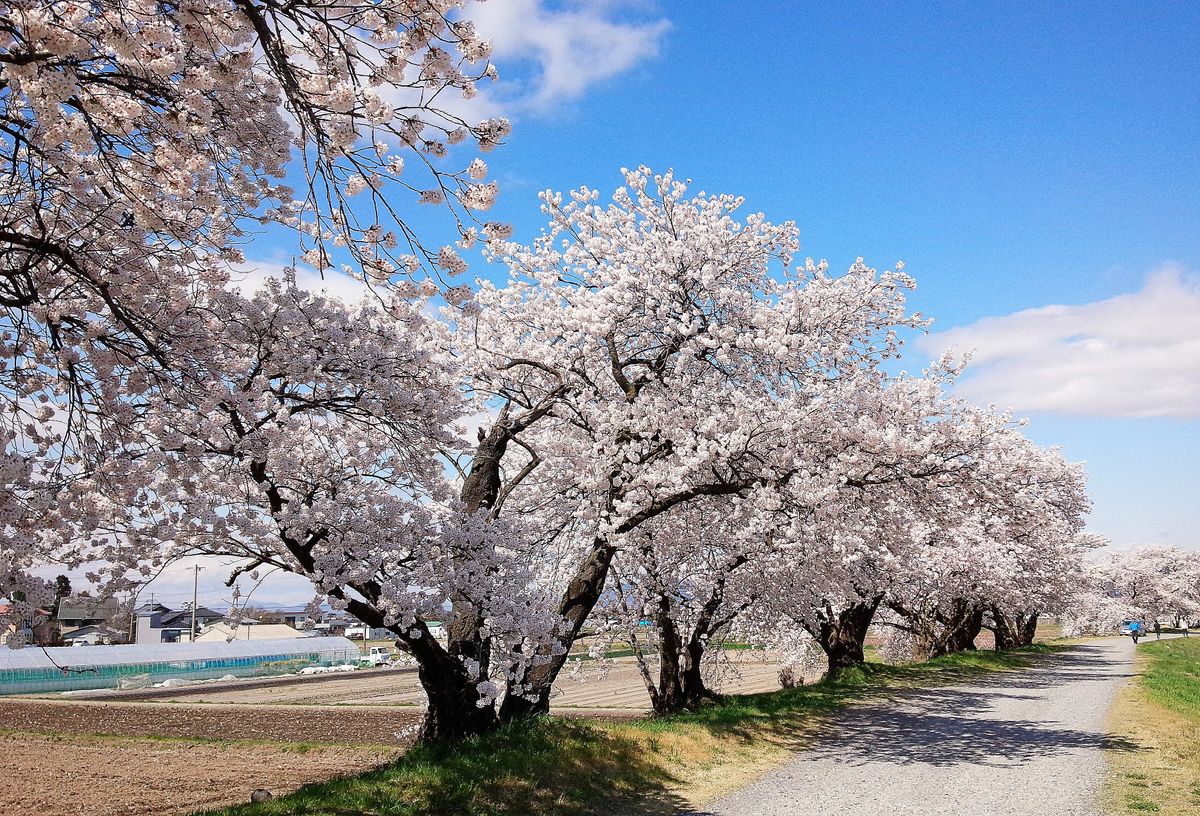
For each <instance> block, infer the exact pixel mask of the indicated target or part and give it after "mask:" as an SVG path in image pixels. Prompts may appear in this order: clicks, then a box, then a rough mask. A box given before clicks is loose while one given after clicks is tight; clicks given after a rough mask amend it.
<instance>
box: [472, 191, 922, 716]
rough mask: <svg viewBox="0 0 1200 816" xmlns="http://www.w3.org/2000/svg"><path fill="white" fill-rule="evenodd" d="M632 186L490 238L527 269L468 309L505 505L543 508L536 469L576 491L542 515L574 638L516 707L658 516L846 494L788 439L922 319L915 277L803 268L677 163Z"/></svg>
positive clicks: (755, 220)
mask: <svg viewBox="0 0 1200 816" xmlns="http://www.w3.org/2000/svg"><path fill="white" fill-rule="evenodd" d="M625 182H626V184H625V187H623V188H620V189H619V190H617V191H616V193H615V194H614V196H613V202H612V204H610V205H608V206H603V205H601V204H598V203H596V202H597V200H598V198H599V194H598V193H597V192H596V191H593V190H589V189H581V190H578V191H576V192H574V193H572V194H571V195H570V197H569V198H567V199H565V200H564V197H563V196H562V195H559V194H554V193H547V194H545V195H544V196H543V209H544V211H545V212H546V213H547V215H548V216H549V218H550V224H549V226H548V228H547V230H546V231H545V233H544V234H543V235H542V237H540V238H539V239H538V240H537V241H535V242H534V244H533V245H532V246H529V247H526V246H521V245H517V244H514V243H497V244H494V245H493V246H492V251H493V253H494V255H495V257H496V258H497V259H498V260H500V261H502V262H503V263H505V264H506V265H507V266H508V268H509V270H510V273H511V279H510V281H509V283H508V284H507V285H506V286H504V287H496V286H493V285H490V284H488V283H483V284H481V291H480V292H479V293H478V295H477V296H476V297H475V298H474V300H473V301H472V303H471V304H470V308H468V309H465V310H464V311H463V313H462V315H461V316H460V317H459V318H458V322H459V326H460V331H459V334H460V340H459V343H460V346H461V349H462V353H463V354H464V359H465V361H466V365H468V366H469V367H470V368H471V369H472V370H473V371H474V372H475V373H474V378H473V380H472V388H473V389H474V391H475V392H476V393H477V394H478V395H480V398H481V399H483V400H487V401H491V402H493V403H494V404H497V405H499V406H501V414H500V416H499V417H498V418H497V420H496V422H494V423H493V424H492V425H491V427H490V428H489V429H487V430H485V431H484V432H483V442H482V443H481V449H480V452H479V454H480V455H479V459H480V460H482V461H485V462H496V461H498V462H500V468H499V470H495V471H494V474H495V475H494V477H492V478H490V481H489V484H490V485H491V486H492V492H493V493H494V494H495V495H496V496H497V497H500V496H504V497H505V498H504V505H503V506H504V512H506V513H510V512H511V513H517V514H520V513H523V512H525V511H524V510H523V509H522V508H525V507H529V506H535V507H540V506H543V505H544V503H543V502H542V499H541V497H540V495H539V492H538V491H535V490H533V489H526V485H522V484H520V482H521V481H522V480H529V479H530V478H531V477H530V470H531V468H532V470H533V471H535V472H536V473H537V474H538V476H537V481H536V482H528V481H527V483H526V484H527V485H532V484H535V483H536V484H538V485H542V486H546V485H550V486H555V487H554V489H556V490H558V491H559V493H560V495H562V496H563V497H564V498H563V500H562V501H560V502H559V503H558V506H557V508H552V509H550V511H549V513H548V515H547V520H546V521H545V522H543V523H542V524H541V527H542V528H543V529H545V530H548V531H554V532H555V535H554V536H553V540H552V541H551V542H550V543H549V546H550V547H551V548H552V550H553V552H554V555H555V558H554V559H552V563H551V564H550V566H549V567H547V570H546V572H547V577H546V579H545V580H544V581H543V585H544V586H547V587H555V588H554V589H553V593H554V594H555V595H556V596H557V601H556V602H555V611H556V612H557V614H559V615H560V616H561V617H562V619H563V621H564V624H563V625H562V627H560V630H559V633H558V638H559V646H558V648H556V649H553V650H551V651H549V652H545V651H544V652H543V653H542V654H539V655H538V659H537V660H533V661H531V662H530V663H529V664H528V666H527V670H526V671H525V672H524V674H523V676H521V677H519V678H517V679H516V680H515V681H514V682H513V683H510V687H509V691H508V694H507V696H506V698H505V702H504V708H503V709H502V712H501V714H502V716H503V717H509V718H514V717H522V716H526V715H528V714H530V713H537V712H539V711H545V710H546V708H547V707H548V701H549V695H550V690H551V686H552V684H553V681H554V678H555V677H556V676H557V673H558V671H559V670H560V669H561V667H562V665H563V663H564V662H565V660H566V654H567V651H568V648H567V647H569V645H570V643H571V642H572V641H573V640H574V638H575V637H577V635H578V633H579V631H580V628H581V627H582V626H583V623H584V621H585V620H586V619H587V617H588V615H589V614H590V612H591V611H592V609H593V607H594V606H595V604H596V602H597V600H598V599H599V598H600V596H601V594H602V592H603V591H604V587H605V584H606V581H607V579H608V576H609V569H610V566H611V564H612V561H613V558H614V557H615V556H616V554H617V553H618V552H619V551H620V550H621V549H622V548H623V547H624V546H625V545H626V538H627V537H628V536H629V535H630V534H631V533H633V532H634V531H635V530H637V529H638V528H639V527H641V526H642V525H643V524H645V523H646V522H648V521H651V520H653V519H656V518H658V517H660V516H663V515H664V514H667V513H669V512H671V511H673V510H675V509H676V508H680V507H683V506H685V505H687V504H688V503H690V502H694V501H697V500H699V499H702V498H705V497H712V496H734V495H740V494H744V493H746V492H748V491H752V490H755V489H758V488H761V487H763V486H766V485H776V486H781V487H782V486H785V485H786V487H787V489H788V490H790V491H793V492H795V493H797V494H800V495H810V498H809V499H808V501H811V502H815V501H816V498H815V497H816V496H817V495H820V494H821V493H822V492H823V491H825V490H828V489H831V481H836V479H837V478H838V475H839V473H838V468H836V467H833V468H825V469H820V470H819V469H818V468H816V466H815V463H811V467H809V468H807V469H806V467H805V465H806V464H810V463H807V462H806V460H805V458H804V455H805V454H804V452H803V451H801V450H800V449H799V448H797V447H796V446H795V445H793V444H791V436H792V433H793V429H794V427H795V426H796V423H797V418H798V417H799V416H801V415H802V414H804V413H806V412H807V413H811V414H820V413H821V411H822V410H823V407H824V406H826V405H829V404H835V403H837V401H838V400H839V398H840V396H841V394H842V393H843V392H844V391H849V390H852V389H853V382H854V380H855V378H856V377H858V376H865V375H866V374H869V373H870V372H872V371H873V370H874V369H875V367H876V365H877V363H878V361H879V360H880V359H881V358H885V357H888V356H891V355H893V354H895V353H896V350H897V348H898V340H897V338H896V334H895V328H896V327H897V326H900V325H912V324H914V323H917V322H919V321H918V320H916V319H914V318H911V317H909V316H908V315H907V314H906V313H905V310H904V300H903V294H902V293H903V290H904V289H906V288H908V287H909V286H910V285H911V282H910V281H909V279H908V278H907V277H906V276H905V275H903V273H901V272H899V271H895V272H885V273H882V274H880V273H877V272H876V271H875V270H873V269H871V268H869V267H867V266H865V265H864V264H862V263H858V264H856V265H855V266H854V267H852V268H851V269H850V270H849V271H848V272H847V273H846V274H844V275H841V276H834V275H830V274H829V273H828V271H827V269H826V268H825V266H824V264H816V263H813V262H812V261H811V260H810V261H808V262H807V263H805V264H804V265H802V266H800V267H799V268H793V267H792V266H791V254H792V252H793V251H794V250H795V248H796V231H795V228H794V227H793V226H792V225H790V224H784V225H782V226H776V225H773V224H771V223H769V222H768V221H766V219H765V218H764V217H763V216H761V215H749V216H747V217H745V219H744V221H742V222H739V221H736V220H735V219H734V213H735V211H736V210H737V209H738V208H739V207H740V206H741V204H742V201H741V199H738V198H736V197H733V196H727V195H712V196H710V195H705V194H700V195H696V196H693V197H691V198H688V197H687V187H686V185H685V184H683V183H681V182H679V181H676V180H675V179H674V178H673V177H672V176H671V175H670V174H667V175H662V176H654V175H653V174H651V172H650V171H649V170H647V169H645V168H641V169H638V170H635V171H629V172H626V174H625ZM518 443H519V447H518ZM513 449H516V450H514V451H513V452H514V454H516V455H514V456H513V457H512V458H511V459H510V460H508V461H505V459H504V455H505V452H506V451H509V450H513ZM514 483H515V486H514Z"/></svg>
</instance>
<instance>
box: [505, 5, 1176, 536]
mask: <svg viewBox="0 0 1200 816" xmlns="http://www.w3.org/2000/svg"><path fill="white" fill-rule="evenodd" d="M494 2H495V0H493V3H494ZM524 4H525V5H526V6H528V5H532V0H529V2H527V3H524ZM489 5H493V4H489ZM830 5H831V4H812V5H807V4H806V5H801V4H795V3H738V4H729V3H716V2H693V3H672V4H667V3H662V4H659V5H657V6H655V5H648V4H644V3H639V4H632V5H631V4H613V3H607V4H600V6H599V7H598V8H600V9H601V10H600V11H595V12H594V14H595V15H596V16H605V17H606V18H607V19H608V20H610V21H615V22H620V23H624V24H626V25H629V26H631V27H633V28H638V29H640V30H641V31H642V32H643V33H645V32H647V31H653V32H654V34H655V37H654V40H653V42H654V43H656V45H657V53H654V49H643V51H644V53H643V55H642V58H641V59H638V60H637V61H636V62H635V63H633V64H631V65H629V66H628V68H627V69H626V70H624V71H622V72H620V73H619V74H616V75H614V76H610V77H607V78H602V79H600V80H598V81H597V82H596V83H595V84H594V85H592V86H591V87H589V88H587V90H586V92H584V93H582V94H580V95H577V96H575V97H573V98H560V99H558V100H554V101H552V102H550V103H547V102H546V101H545V100H544V95H541V94H538V93H537V91H536V87H537V83H538V81H539V74H538V71H539V70H546V64H545V63H544V62H543V63H539V62H538V61H537V51H536V48H533V47H529V48H526V49H525V51H523V52H521V51H516V50H514V53H513V54H511V56H520V57H527V58H530V59H529V60H528V61H523V62H522V63H521V64H520V65H518V66H515V69H516V72H517V74H516V75H517V81H516V82H515V83H513V84H515V85H519V83H521V82H524V83H525V87H526V90H527V94H528V97H531V98H533V99H535V100H537V101H536V103H533V104H530V105H529V106H528V107H527V109H526V110H520V107H521V106H520V104H519V100H520V96H519V93H517V94H515V96H516V98H517V99H518V104H517V105H516V107H517V108H518V110H517V111H516V113H515V115H514V120H515V130H514V133H513V136H512V138H511V139H510V141H509V144H508V145H506V146H505V147H504V148H503V149H501V150H499V151H497V152H496V153H495V154H493V156H491V157H490V158H489V162H490V164H491V166H492V169H493V171H494V172H495V173H496V175H497V177H498V178H499V180H500V182H501V185H502V195H501V200H500V204H499V205H498V207H497V209H496V211H495V212H494V213H493V215H495V216H498V217H499V218H501V219H502V220H508V221H510V222H512V223H514V224H516V225H517V227H518V237H529V236H531V235H532V234H534V233H535V231H536V229H537V226H538V224H539V223H540V221H539V219H538V218H537V214H536V208H535V202H534V199H533V197H534V195H535V194H536V192H537V191H538V190H541V189H544V188H547V187H551V188H555V189H565V188H570V187H573V186H576V185H579V184H587V185H589V186H594V187H599V188H601V189H602V190H608V189H611V188H612V186H614V185H615V184H616V183H617V181H618V179H617V176H616V170H617V168H619V167H621V166H623V165H625V166H633V165H636V164H648V165H650V166H651V167H654V168H655V169H665V168H668V167H670V168H674V169H675V171H676V173H677V174H678V175H680V176H686V177H690V178H692V179H694V180H695V183H696V186H697V188H703V189H706V190H709V191H720V192H733V193H738V194H740V195H744V196H745V197H746V198H747V207H749V208H753V209H755V210H763V211H765V212H766V213H767V214H768V215H769V216H770V217H772V218H774V219H779V220H782V219H793V220H795V221H796V222H797V224H798V225H799V227H800V229H801V238H802V242H803V247H802V253H803V254H810V255H813V256H816V257H824V258H827V259H829V261H830V264H831V266H832V267H833V268H835V269H837V268H839V267H845V266H847V265H849V263H850V262H852V261H853V260H854V258H855V257H857V256H859V255H862V256H864V257H866V259H867V260H868V262H870V263H872V264H873V265H876V266H890V265H891V264H892V263H894V262H895V261H896V260H903V261H905V263H906V264H907V271H909V272H910V273H911V274H912V275H913V276H914V277H915V278H916V279H917V281H918V291H917V293H916V294H915V295H914V297H913V299H912V302H913V305H914V306H915V307H916V308H918V309H920V310H921V311H923V312H925V313H927V314H929V315H930V316H932V317H934V318H935V332H938V331H941V330H946V329H950V328H952V327H966V328H963V329H962V330H961V331H959V332H955V333H953V334H952V335H940V334H935V335H933V336H932V337H931V338H929V339H927V340H925V341H922V342H921V343H920V344H919V347H918V348H915V349H912V350H911V351H910V354H911V355H912V356H911V357H910V360H911V362H910V363H909V364H910V365H911V366H912V367H913V368H916V367H918V366H919V364H920V363H921V362H922V361H924V360H925V359H926V358H928V357H929V356H931V355H933V354H936V353H937V351H939V350H940V349H941V348H944V347H945V346H946V345H947V343H948V341H949V340H950V339H952V340H953V341H954V343H955V345H956V347H958V348H960V349H963V348H972V347H976V348H980V350H981V357H983V358H984V359H985V360H986V361H987V364H986V365H982V366H981V368H980V371H981V373H980V374H979V375H977V376H975V377H974V378H971V377H968V378H967V379H966V380H965V381H964V391H965V392H966V393H968V394H969V396H971V398H973V399H979V400H981V401H988V400H991V399H994V400H996V401H997V402H998V403H999V404H1000V405H1001V406H1002V407H1008V406H1011V407H1013V408H1015V409H1016V410H1017V411H1018V412H1019V413H1021V414H1023V415H1027V416H1029V417H1030V418H1031V420H1032V422H1031V425H1030V427H1029V429H1028V430H1029V433H1030V435H1031V436H1033V437H1034V438H1035V439H1037V440H1038V441H1039V442H1042V443H1047V444H1051V443H1056V444H1062V445H1064V446H1065V448H1066V450H1067V453H1068V455H1070V456H1071V457H1072V458H1073V459H1077V460H1085V461H1087V463H1088V466H1089V471H1090V474H1091V486H1092V492H1093V495H1094V497H1095V500H1096V509H1095V513H1094V515H1093V518H1092V526H1093V528H1094V529H1096V530H1097V531H1098V532H1101V533H1105V534H1107V535H1109V536H1110V537H1111V538H1112V539H1113V541H1114V543H1115V544H1118V545H1129V544H1133V543H1137V542H1143V541H1169V542H1171V543H1175V544H1179V545H1182V546H1190V547H1200V421H1198V419H1197V418H1198V417H1200V400H1197V399H1196V397H1197V395H1198V394H1200V353H1197V347H1196V342H1197V340H1198V338H1200V308H1197V307H1198V306H1200V298H1198V297H1197V296H1196V292H1197V273H1198V272H1200V116H1197V111H1200V4H1194V3H1187V4H1185V3H1177V4H1174V5H1168V4H1122V5H1117V4H1107V5H1106V4H1096V3H1089V4H1086V5H1085V4H1078V5H1075V6H1071V5H1063V4H1058V6H1057V8H1056V9H1054V10H1051V9H1049V7H1048V4H991V5H989V6H985V5H983V4H963V3H954V4H945V5H942V6H934V5H930V4H927V5H925V7H924V8H923V9H922V10H920V11H913V10H909V9H908V8H906V7H905V5H906V4H894V5H890V6H885V5H883V4H872V5H870V6H860V7H850V6H844V7H841V8H838V9H830V8H829V6H830ZM584 8H588V7H587V6H582V5H581V6H576V7H574V11H575V12H579V10H580V9H584ZM592 8H597V7H596V6H594V5H592ZM555 10H557V11H560V12H563V11H565V12H566V13H570V12H571V11H572V7H570V6H562V5H559V6H553V7H551V6H548V5H547V4H542V5H541V12H540V13H541V14H543V15H548V14H550V13H552V12H553V11H555ZM544 19H545V18H543V21H544ZM664 23H665V24H664ZM503 34H504V29H503V28H502V27H498V28H497V30H496V31H495V33H494V34H493V36H496V37H497V39H498V41H500V40H501V38H502V36H503ZM564 36H566V35H564ZM548 37H549V35H547V38H548ZM634 37H635V35H634V34H633V33H629V34H627V38H630V39H632V38H634ZM643 44H644V41H643ZM610 47H613V46H610ZM547 50H552V49H549V48H548V49H547ZM498 51H499V52H500V53H498V55H497V61H498V63H499V65H500V67H501V77H502V80H503V79H504V78H505V77H506V76H511V75H512V73H511V72H510V71H509V70H508V69H507V68H506V66H505V64H504V56H505V48H504V47H499V48H498ZM582 62H583V64H582V65H579V66H576V70H579V71H584V72H586V71H587V64H586V61H582ZM531 65H532V67H530V66H531ZM555 69H556V70H566V69H565V68H563V67H562V66H561V65H558V66H555ZM509 90H510V92H511V89H509ZM1165 264H1173V265H1174V267H1173V268H1172V269H1170V270H1168V271H1166V272H1163V271H1161V270H1162V268H1163V266H1164V265H1165ZM1156 270H1159V278H1160V284H1161V287H1160V288H1161V289H1162V291H1161V292H1160V295H1161V296H1160V297H1157V298H1155V297H1151V296H1149V295H1147V294H1146V292H1145V291H1144V289H1145V287H1146V286H1147V283H1146V281H1147V278H1148V276H1150V275H1151V274H1152V273H1154V272H1155V271H1156ZM1111 298H1119V299H1118V300H1116V301H1114V302H1111V303H1110V304H1109V305H1108V306H1107V307H1106V306H1105V305H1104V302H1105V301H1108V300H1109V299H1111ZM1164 301H1165V302H1166V305H1167V308H1160V307H1161V306H1163V303H1164ZM1050 305H1061V306H1065V307H1071V308H1067V309H1065V310H1057V311H1056V310H1050V311H1049V312H1047V311H1046V310H1044V309H1043V310H1042V311H1041V312H1033V313H1028V312H1024V313H1023V310H1031V309H1035V310H1036V309H1042V307H1046V306H1050ZM1017 313H1021V314H1017ZM989 317H990V318H999V319H1000V321H999V322H993V323H992V324H990V325H989V324H986V323H985V324H984V325H983V327H982V328H981V327H979V326H977V325H975V324H976V323H977V321H979V320H980V319H982V318H989ZM1064 321H1066V322H1072V321H1073V323H1074V324H1075V325H1074V327H1073V328H1072V329H1071V330H1070V331H1071V333H1070V334H1068V335H1065V336H1064V335H1062V333H1056V331H1055V327H1056V326H1059V325H1061V324H1062V323H1063V322H1064ZM986 329H990V330H986ZM1009 338H1011V339H1013V340H1017V339H1019V338H1025V339H1027V340H1028V341H1029V342H1028V343H1027V347H1025V348H1023V349H1021V350H1020V351H1019V353H1018V352H1014V353H1012V354H1007V355H1006V345H1007V342H1006V341H1007V340H1008V339H1009ZM1081 343H1084V344H1089V343H1090V344H1091V345H1093V346H1094V345H1096V344H1099V346H1100V348H1099V349H1092V351H1093V352H1094V353H1090V354H1089V353H1084V350H1083V349H1081V348H1078V346H1079V345H1080V344H1081ZM1039 344H1040V345H1039ZM1079 355H1082V356H1079ZM1164 379H1165V381H1167V382H1169V383H1172V384H1174V385H1175V386H1176V387H1175V388H1173V389H1167V391H1169V392H1170V393H1165V394H1152V393H1151V392H1153V391H1155V390H1156V387H1157V385H1158V384H1159V383H1161V382H1163V381H1164ZM968 386H969V387H968ZM1051 391H1054V392H1056V393H1057V392H1063V394H1064V395H1063V396H1062V398H1061V399H1053V400H1051V399H1047V394H1048V393H1049V392H1051ZM1142 394H1148V395H1150V396H1149V397H1148V398H1147V399H1145V400H1142V401H1141V402H1139V401H1138V398H1139V397H1140V395H1142ZM1146 414H1149V416H1147V415H1146ZM1154 414H1159V416H1154Z"/></svg>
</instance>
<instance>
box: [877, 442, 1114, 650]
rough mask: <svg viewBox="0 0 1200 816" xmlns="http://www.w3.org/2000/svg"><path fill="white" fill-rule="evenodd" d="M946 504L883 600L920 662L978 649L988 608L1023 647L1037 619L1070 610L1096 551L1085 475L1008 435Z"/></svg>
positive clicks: (920, 533) (918, 537)
mask: <svg viewBox="0 0 1200 816" xmlns="http://www.w3.org/2000/svg"><path fill="white" fill-rule="evenodd" d="M944 502H945V504H946V505H947V506H948V507H950V508H952V509H953V510H956V511H958V512H957V513H956V514H953V515H947V514H942V515H941V517H937V516H933V515H930V516H929V517H928V518H927V520H926V523H925V524H923V525H921V526H919V527H917V528H915V529H914V531H913V535H912V550H911V551H910V554H909V556H908V557H909V558H910V559H911V561H910V563H912V564H914V565H915V566H916V567H917V568H916V569H914V570H912V571H910V572H908V573H902V574H901V576H900V578H901V579H902V580H899V581H897V585H896V586H895V587H894V588H893V590H892V592H891V593H890V595H889V598H888V600H887V604H888V607H889V609H890V610H891V611H892V612H893V613H894V614H895V615H896V616H897V617H896V618H893V619H892V620H891V621H890V623H891V625H893V626H895V627H898V628H901V629H903V630H905V631H906V632H907V633H908V635H909V636H910V637H911V639H912V641H913V643H914V648H915V652H916V656H917V657H933V656H937V655H940V654H945V653H947V652H951V651H960V650H963V649H972V648H974V640H975V638H976V637H977V636H978V634H979V633H980V631H981V629H982V627H983V624H984V616H985V614H987V613H988V612H989V611H990V612H991V613H992V615H993V619H994V621H995V623H994V625H995V626H996V627H997V628H999V629H1000V630H1001V631H1000V636H1001V638H1002V639H1003V638H1005V637H1007V636H1009V635H1010V634H1012V635H1013V636H1015V637H1017V640H1024V636H1025V635H1026V634H1029V635H1032V628H1033V627H1035V626H1036V618H1037V615H1038V614H1039V612H1041V611H1052V612H1053V611H1061V610H1063V609H1065V608H1066V607H1067V606H1068V605H1069V603H1070V599H1071V597H1072V594H1073V593H1074V592H1076V591H1078V587H1079V584H1080V576H1081V571H1082V566H1083V557H1084V555H1085V554H1086V552H1087V551H1088V549H1089V548H1090V547H1092V546H1093V545H1094V541H1093V539H1092V538H1091V537H1089V536H1084V535H1082V528H1083V518H1084V515H1085V514H1086V512H1087V510H1088V508H1089V507H1090V502H1089V500H1088V498H1087V495H1086V492H1085V487H1084V477H1083V471H1082V468H1080V467H1079V466H1078V465H1074V464H1071V463H1069V462H1067V461H1066V460H1065V459H1064V458H1063V457H1062V455H1061V453H1060V452H1059V451H1057V450H1055V449H1044V448H1039V447H1038V446H1036V445H1034V444H1033V443H1032V442H1030V441H1029V440H1027V439H1026V438H1024V437H1023V436H1021V435H1020V434H1019V433H1018V432H1017V431H1016V429H1013V428H1006V429H1004V430H1003V431H1001V432H999V433H997V434H995V435H994V436H993V437H992V440H991V443H990V444H989V445H988V446H987V447H986V448H985V449H984V450H982V451H980V453H979V457H978V468H977V470H976V472H975V473H974V474H973V477H972V478H971V479H970V480H968V481H965V482H963V483H962V484H961V485H960V486H959V489H957V490H954V491H950V492H948V493H947V495H946V496H945V497H944ZM1006 616H1013V619H1012V620H1008V619H1006ZM996 619H999V620H996ZM1031 619H1032V621H1033V623H1032V624H1030V620H1031ZM1017 620H1019V621H1020V623H1019V624H1017V623H1015V621H1017ZM999 645H1000V646H1001V648H1003V647H1005V646H1008V645H1019V643H1011V644H1010V643H1008V642H1002V643H1000V644H999Z"/></svg>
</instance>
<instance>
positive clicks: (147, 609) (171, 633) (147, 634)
mask: <svg viewBox="0 0 1200 816" xmlns="http://www.w3.org/2000/svg"><path fill="white" fill-rule="evenodd" d="M133 612H134V614H135V615H136V616H137V630H136V632H137V636H136V638H135V640H136V641H137V642H138V643H178V642H179V641H185V642H186V641H189V640H191V639H192V637H191V626H192V610H191V609H171V608H169V607H166V606H163V605H162V604H160V603H153V604H143V605H142V606H139V607H138V608H137V609H135V610H133ZM224 617H225V616H224V615H223V614H221V613H220V612H216V611H214V610H212V609H209V608H208V607H206V606H201V607H197V608H196V629H197V630H198V631H203V629H204V627H205V626H208V625H210V624H212V623H216V622H217V621H220V620H222V619H223V618H224Z"/></svg>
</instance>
